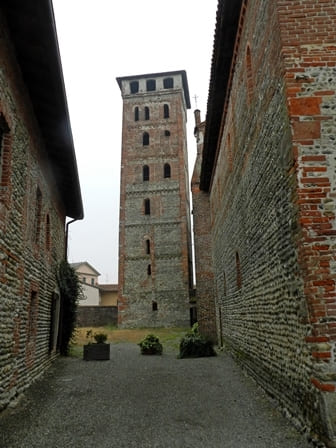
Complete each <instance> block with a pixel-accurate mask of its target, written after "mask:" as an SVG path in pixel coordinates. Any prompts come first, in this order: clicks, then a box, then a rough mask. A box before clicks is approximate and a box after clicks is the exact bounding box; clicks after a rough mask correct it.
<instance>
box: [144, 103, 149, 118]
mask: <svg viewBox="0 0 336 448" xmlns="http://www.w3.org/2000/svg"><path fill="white" fill-rule="evenodd" d="M145 120H149V107H147V106H146V107H145Z"/></svg>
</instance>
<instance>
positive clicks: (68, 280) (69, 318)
mask: <svg viewBox="0 0 336 448" xmlns="http://www.w3.org/2000/svg"><path fill="white" fill-rule="evenodd" d="M57 280H58V285H59V290H60V295H61V300H62V310H61V319H62V322H61V334H60V353H61V355H64V356H67V355H68V354H69V345H70V341H71V338H72V337H73V335H74V332H75V325H76V311H77V304H78V300H79V299H80V298H81V297H82V295H83V291H82V288H81V284H80V282H79V279H78V277H77V274H76V272H75V270H74V269H73V268H72V267H71V266H70V265H69V263H68V262H67V261H65V260H63V261H62V262H61V263H60V266H59V270H58V273H57Z"/></svg>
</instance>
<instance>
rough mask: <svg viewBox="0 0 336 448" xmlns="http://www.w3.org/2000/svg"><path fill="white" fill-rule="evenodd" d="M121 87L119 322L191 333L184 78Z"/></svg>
mask: <svg viewBox="0 0 336 448" xmlns="http://www.w3.org/2000/svg"><path fill="white" fill-rule="evenodd" d="M117 82H118V84H119V87H120V89H121V94H122V98H123V124H122V156H121V181H120V183H121V185H120V218H119V220H120V221H119V293H118V322H119V325H120V326H122V327H144V326H148V327H160V326H186V325H188V324H189V322H190V314H189V313H190V305H189V292H190V289H191V287H192V267H191V236H190V203H189V190H188V186H189V180H188V155H187V139H186V122H187V109H189V108H190V99H189V89H188V81H187V75H186V72H185V71H174V72H165V73H154V74H145V75H138V76H127V77H121V78H117Z"/></svg>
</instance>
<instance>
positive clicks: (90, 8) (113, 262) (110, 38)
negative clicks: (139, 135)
mask: <svg viewBox="0 0 336 448" xmlns="http://www.w3.org/2000/svg"><path fill="white" fill-rule="evenodd" d="M53 5H54V11H55V18H56V25H57V33H58V40H59V46H60V52H61V59H62V66H63V73H64V80H65V85H66V91H67V99H68V106H69V111H70V119H71V126H72V133H73V138H74V143H75V150H76V156H77V163H78V170H79V177H80V183H81V190H82V197H83V204H84V215H85V216H84V220H83V221H77V222H75V223H73V224H71V225H70V234H69V261H70V262H79V261H88V262H89V263H90V264H91V265H92V266H93V267H94V268H96V269H97V270H98V271H99V272H100V273H101V277H100V278H99V282H100V283H117V282H118V234H119V230H118V225H119V222H118V221H119V183H120V155H121V118H122V99H121V94H120V90H119V86H118V84H117V82H116V77H118V76H128V75H139V74H145V73H156V72H165V71H175V70H186V72H187V77H188V84H189V91H190V97H191V109H190V110H189V111H188V153H189V166H190V170H192V167H193V163H194V160H195V154H196V145H195V140H194V137H193V128H194V115H193V111H194V109H195V100H194V98H193V97H194V96H195V95H197V97H198V98H197V107H198V108H199V109H201V113H202V119H204V118H205V113H206V103H207V95H208V88H209V76H210V64H211V56H212V46H213V36H214V29H215V20H216V9H217V0H166V1H162V0H142V1H139V0H121V1H116V0H95V1H92V0H53ZM191 174H192V171H190V173H189V177H191Z"/></svg>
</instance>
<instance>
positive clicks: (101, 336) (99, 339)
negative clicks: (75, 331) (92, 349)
mask: <svg viewBox="0 0 336 448" xmlns="http://www.w3.org/2000/svg"><path fill="white" fill-rule="evenodd" d="M93 338H94V340H95V341H96V343H97V344H104V343H105V342H106V339H107V334H106V333H95V334H94V335H93Z"/></svg>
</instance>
